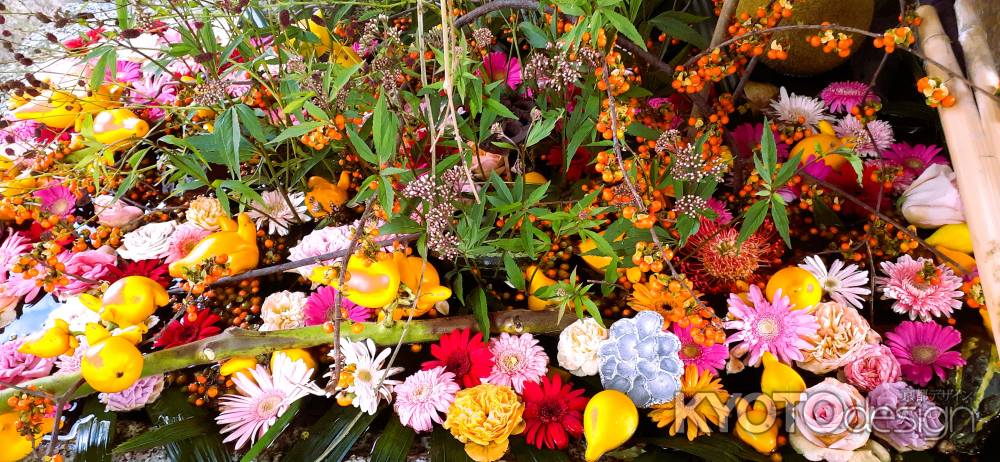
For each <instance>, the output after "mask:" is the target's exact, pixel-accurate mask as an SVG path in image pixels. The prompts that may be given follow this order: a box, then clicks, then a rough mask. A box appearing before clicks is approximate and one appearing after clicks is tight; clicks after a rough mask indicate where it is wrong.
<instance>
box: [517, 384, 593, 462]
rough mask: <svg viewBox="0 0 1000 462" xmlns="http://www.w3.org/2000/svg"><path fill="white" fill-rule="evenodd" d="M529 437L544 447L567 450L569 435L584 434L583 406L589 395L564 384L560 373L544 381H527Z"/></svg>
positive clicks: (528, 439)
mask: <svg viewBox="0 0 1000 462" xmlns="http://www.w3.org/2000/svg"><path fill="white" fill-rule="evenodd" d="M523 396H524V424H525V432H524V435H525V439H526V440H527V441H528V444H533V445H535V447H537V448H539V449H541V448H542V445H543V444H544V445H545V446H546V447H548V448H549V449H563V448H565V447H566V445H567V444H568V443H569V437H570V436H572V437H573V438H580V436H581V435H583V409H584V408H585V407H587V397H586V396H583V390H574V389H573V386H572V385H571V384H568V383H567V384H563V383H562V379H560V378H559V376H558V375H551V376H549V377H543V378H542V380H541V382H528V383H525V384H524V393H523Z"/></svg>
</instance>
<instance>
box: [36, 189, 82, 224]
mask: <svg viewBox="0 0 1000 462" xmlns="http://www.w3.org/2000/svg"><path fill="white" fill-rule="evenodd" d="M35 197H37V198H38V199H39V200H40V201H42V210H44V211H45V212H46V213H50V214H52V215H58V216H61V217H65V216H67V215H69V214H71V213H73V209H74V208H76V196H74V195H73V191H70V189H69V188H67V187H65V186H63V185H62V183H56V184H54V185H52V186H49V187H47V188H45V189H39V190H38V191H35Z"/></svg>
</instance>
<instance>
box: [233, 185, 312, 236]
mask: <svg viewBox="0 0 1000 462" xmlns="http://www.w3.org/2000/svg"><path fill="white" fill-rule="evenodd" d="M260 197H261V198H262V199H264V202H263V203H262V202H260V201H254V203H253V208H252V209H251V210H250V211H249V212H247V215H248V216H250V218H252V219H253V221H254V222H255V223H257V227H263V226H264V225H265V224H267V232H268V234H275V233H277V234H278V235H280V236H287V235H288V227H289V225H290V224H291V223H292V222H300V223H301V222H306V221H309V214H308V213H306V205H305V201H306V199H305V195H304V194H302V193H300V192H299V193H292V194H289V195H288V199H287V200H286V199H285V195H284V194H282V193H281V192H279V191H264V193H263V194H261V195H260ZM289 204H291V206H289ZM292 207H294V210H293V209H292Z"/></svg>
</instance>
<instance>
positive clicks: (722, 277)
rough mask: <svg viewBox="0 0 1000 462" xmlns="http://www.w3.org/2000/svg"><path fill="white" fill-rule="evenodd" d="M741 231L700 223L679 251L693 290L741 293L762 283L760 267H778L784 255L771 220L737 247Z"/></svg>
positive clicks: (720, 225)
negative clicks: (750, 286) (741, 284)
mask: <svg viewBox="0 0 1000 462" xmlns="http://www.w3.org/2000/svg"><path fill="white" fill-rule="evenodd" d="M739 235H740V232H739V230H738V229H737V228H735V227H733V226H729V225H722V224H718V223H713V222H711V221H709V220H701V227H700V228H699V229H698V232H697V233H695V235H694V236H691V238H690V239H688V242H687V245H685V246H684V247H682V248H681V250H680V252H679V253H678V256H679V257H680V258H681V264H680V266H681V271H682V272H683V273H684V274H686V275H687V276H688V278H690V279H691V280H692V281H693V282H694V286H695V288H696V289H698V290H700V291H702V292H705V293H709V294H718V293H727V292H743V291H745V290H746V286H742V287H741V286H739V285H738V284H740V283H746V284H754V283H756V282H760V281H761V280H762V275H761V271H759V269H760V268H761V267H765V266H769V265H771V264H777V263H779V262H780V259H781V254H782V253H783V252H784V243H783V242H782V241H781V239H778V237H777V234H776V233H775V230H774V224H773V223H771V221H770V220H767V221H765V222H764V224H763V225H761V227H760V228H759V229H758V230H757V231H756V232H754V233H753V234H751V235H750V237H748V238H747V240H746V241H744V242H743V243H742V244H738V243H737V242H738V241H739Z"/></svg>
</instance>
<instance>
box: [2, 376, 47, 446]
mask: <svg viewBox="0 0 1000 462" xmlns="http://www.w3.org/2000/svg"><path fill="white" fill-rule="evenodd" d="M28 389H30V390H32V391H34V390H37V387H35V386H33V385H32V386H30V387H28ZM7 406H9V407H10V408H11V409H13V410H15V411H17V412H18V414H19V418H18V420H17V422H16V423H15V424H14V426H15V429H16V430H17V433H18V434H20V435H22V436H24V437H25V438H28V439H32V440H33V439H34V435H37V434H39V433H41V432H42V423H43V421H44V419H45V417H46V416H51V415H52V414H53V413H54V412H55V404H54V403H53V402H52V399H50V398H47V397H43V396H37V395H31V394H28V393H24V392H22V393H19V394H16V395H13V396H11V397H10V398H7Z"/></svg>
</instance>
